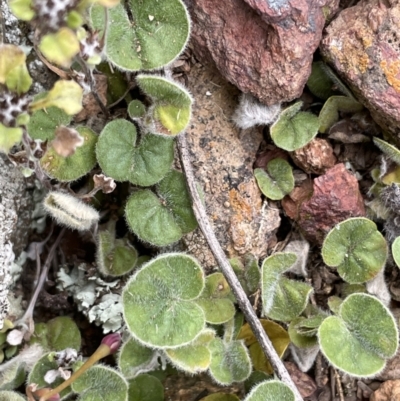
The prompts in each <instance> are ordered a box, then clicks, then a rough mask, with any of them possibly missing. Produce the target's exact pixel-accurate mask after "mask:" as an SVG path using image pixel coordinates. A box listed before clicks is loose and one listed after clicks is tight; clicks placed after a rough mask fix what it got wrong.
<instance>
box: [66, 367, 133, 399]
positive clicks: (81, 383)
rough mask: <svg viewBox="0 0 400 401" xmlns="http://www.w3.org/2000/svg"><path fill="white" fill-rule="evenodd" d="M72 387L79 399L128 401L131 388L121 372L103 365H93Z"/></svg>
mask: <svg viewBox="0 0 400 401" xmlns="http://www.w3.org/2000/svg"><path fill="white" fill-rule="evenodd" d="M71 387H72V390H73V391H74V392H75V393H78V394H79V397H78V401H99V400H102V401H126V399H127V394H128V388H129V386H128V382H127V380H126V379H125V378H124V377H123V376H122V375H121V373H119V372H117V371H116V370H114V369H111V368H109V367H107V366H102V365H96V366H93V367H91V368H90V369H89V370H87V371H86V372H85V373H83V374H82V376H80V377H79V378H78V379H77V380H75V381H74V383H72V385H71Z"/></svg>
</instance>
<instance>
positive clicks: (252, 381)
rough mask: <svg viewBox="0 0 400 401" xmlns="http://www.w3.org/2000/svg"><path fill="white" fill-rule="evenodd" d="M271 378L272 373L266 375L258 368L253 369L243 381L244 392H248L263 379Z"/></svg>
mask: <svg viewBox="0 0 400 401" xmlns="http://www.w3.org/2000/svg"><path fill="white" fill-rule="evenodd" d="M273 378H274V376H273V375H268V374H266V373H265V372H261V371H260V370H253V372H251V375H250V376H249V378H248V379H247V380H246V381H245V382H244V391H245V393H246V394H247V393H250V391H251V390H252V389H253V387H255V386H256V385H257V384H259V383H261V382H263V381H265V380H272V379H273Z"/></svg>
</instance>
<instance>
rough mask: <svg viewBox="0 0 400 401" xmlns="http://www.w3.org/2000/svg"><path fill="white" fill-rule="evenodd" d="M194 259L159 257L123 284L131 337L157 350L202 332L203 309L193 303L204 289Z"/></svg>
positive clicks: (186, 256) (166, 255)
mask: <svg viewBox="0 0 400 401" xmlns="http://www.w3.org/2000/svg"><path fill="white" fill-rule="evenodd" d="M204 282H205V279H204V273H203V270H202V268H201V266H200V265H199V263H198V262H197V260H196V259H194V258H192V257H190V256H188V255H184V254H163V255H161V256H159V257H157V258H156V259H153V260H151V261H150V262H148V263H147V264H145V265H144V266H143V267H142V268H141V269H140V270H139V271H138V272H137V273H136V274H135V275H134V276H133V277H132V278H131V279H130V280H129V281H128V283H127V284H126V286H125V288H124V290H123V294H122V300H123V307H124V319H125V322H126V324H127V325H128V328H129V330H130V332H131V333H132V335H133V337H134V338H136V339H137V340H138V341H139V342H141V343H143V344H145V345H147V346H150V347H157V348H174V347H175V348H176V347H179V346H183V345H186V344H189V343H190V342H192V341H193V340H194V339H195V338H196V337H197V336H198V335H199V333H200V332H201V331H202V330H203V329H204V325H205V319H204V312H203V310H202V309H201V308H200V307H199V306H198V305H197V304H196V302H195V301H194V300H195V299H196V298H198V296H199V295H200V293H201V292H202V291H203V288H204Z"/></svg>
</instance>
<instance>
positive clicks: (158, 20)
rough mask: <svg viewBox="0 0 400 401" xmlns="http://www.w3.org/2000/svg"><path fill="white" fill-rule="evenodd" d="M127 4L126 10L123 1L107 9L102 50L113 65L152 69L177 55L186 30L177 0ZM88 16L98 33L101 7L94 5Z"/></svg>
mask: <svg viewBox="0 0 400 401" xmlns="http://www.w3.org/2000/svg"><path fill="white" fill-rule="evenodd" d="M127 7H128V9H129V10H128V11H129V12H128V13H127V11H126V10H125V9H124V5H123V3H122V4H118V5H117V6H115V7H113V8H111V9H110V10H109V17H108V18H109V21H110V23H109V24H108V28H107V36H106V43H105V53H106V56H107V58H108V59H109V60H110V61H111V62H112V63H113V64H114V65H116V66H117V67H119V68H120V69H123V70H128V71H139V70H153V69H156V68H160V67H163V66H164V65H166V64H168V63H170V62H172V61H173V60H174V59H175V58H176V57H178V56H179V54H180V53H181V52H182V51H183V49H184V48H185V46H186V43H187V41H188V38H189V31H190V23H189V17H188V12H187V11H186V8H185V6H184V4H183V2H182V1H181V0H146V1H142V0H130V1H128V2H127ZM128 15H131V16H132V18H133V21H130V18H129V16H128ZM91 19H92V23H93V25H94V27H95V28H96V29H98V30H100V32H101V33H100V35H101V34H102V31H103V30H104V26H105V20H104V19H105V16H104V9H103V7H101V6H98V5H96V6H94V7H93V8H92V10H91Z"/></svg>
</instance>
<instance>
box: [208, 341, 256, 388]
mask: <svg viewBox="0 0 400 401" xmlns="http://www.w3.org/2000/svg"><path fill="white" fill-rule="evenodd" d="M209 349H210V351H211V364H210V370H209V372H210V374H211V376H212V377H213V378H214V380H215V381H216V382H217V383H219V384H222V385H226V386H228V385H230V384H232V383H233V382H242V381H244V380H246V379H247V378H248V377H249V376H250V373H251V362H250V357H249V354H248V352H247V349H246V346H245V345H244V343H243V341H231V342H229V343H225V342H224V341H222V340H221V339H220V338H215V339H214V340H212V341H211V343H210V345H209Z"/></svg>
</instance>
